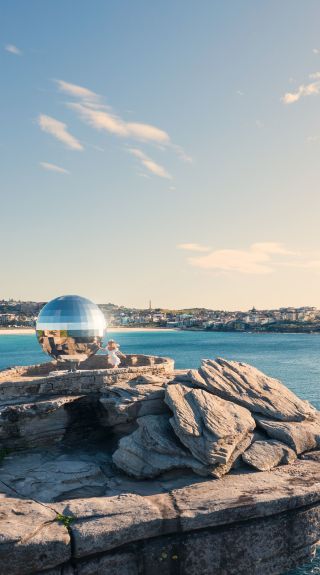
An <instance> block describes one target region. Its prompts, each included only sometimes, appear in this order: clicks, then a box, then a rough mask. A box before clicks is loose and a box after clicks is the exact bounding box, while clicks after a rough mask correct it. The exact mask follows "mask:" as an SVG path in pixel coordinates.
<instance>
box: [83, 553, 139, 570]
mask: <svg viewBox="0 0 320 575" xmlns="http://www.w3.org/2000/svg"><path fill="white" fill-rule="evenodd" d="M77 575H139V560H138V557H137V555H136V554H135V553H132V552H131V553H112V554H111V555H104V556H102V557H98V558H95V559H91V560H89V561H82V562H78V563H77Z"/></svg>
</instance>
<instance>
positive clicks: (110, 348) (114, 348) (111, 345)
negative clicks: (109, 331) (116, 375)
mask: <svg viewBox="0 0 320 575" xmlns="http://www.w3.org/2000/svg"><path fill="white" fill-rule="evenodd" d="M119 348H120V345H119V344H118V343H116V342H115V341H114V339H109V341H108V343H107V345H106V347H105V349H106V351H107V353H108V361H109V362H110V363H111V365H112V367H113V368H117V367H118V366H119V364H120V361H121V360H120V358H119V356H118V353H120V352H119ZM121 355H122V354H121Z"/></svg>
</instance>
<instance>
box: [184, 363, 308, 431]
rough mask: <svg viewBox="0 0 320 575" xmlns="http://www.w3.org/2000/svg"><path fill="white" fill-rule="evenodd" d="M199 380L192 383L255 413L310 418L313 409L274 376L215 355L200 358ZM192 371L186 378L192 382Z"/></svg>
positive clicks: (271, 416)
mask: <svg viewBox="0 0 320 575" xmlns="http://www.w3.org/2000/svg"><path fill="white" fill-rule="evenodd" d="M199 373H200V376H201V380H198V383H197V382H194V383H195V384H196V385H199V386H201V387H204V388H205V389H207V391H209V392H211V393H213V394H215V395H218V396H219V397H222V398H223V399H227V400H228V401H232V402H234V403H236V404H238V405H242V406H244V407H246V408H247V409H249V410H250V411H251V413H257V414H260V415H264V416H266V417H270V418H273V419H277V420H280V421H303V420H305V419H314V417H315V415H316V410H315V409H314V408H313V407H312V406H311V405H310V404H309V403H308V402H306V401H303V400H302V399H299V398H298V397H297V396H296V395H295V394H294V393H293V392H292V391H290V390H289V389H288V388H287V387H286V386H285V385H283V384H282V383H281V382H280V381H278V380H277V379H274V378H272V377H268V376H267V375H265V374H264V373H262V372H261V371H259V370H258V369H256V368H255V367H252V366H251V365H247V364H245V363H240V362H237V361H228V360H226V359H221V358H218V359H216V360H215V361H213V360H211V359H206V360H203V361H202V363H201V367H200V369H199ZM194 377H195V376H194V372H193V373H191V374H190V379H191V380H192V381H194Z"/></svg>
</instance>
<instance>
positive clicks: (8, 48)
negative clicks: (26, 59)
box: [4, 44, 22, 56]
mask: <svg viewBox="0 0 320 575" xmlns="http://www.w3.org/2000/svg"><path fill="white" fill-rule="evenodd" d="M4 49H5V50H6V51H7V52H10V54H15V56H21V54H22V52H21V50H20V49H19V48H18V47H17V46H15V45H14V44H6V45H5V47H4Z"/></svg>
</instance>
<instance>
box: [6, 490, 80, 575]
mask: <svg viewBox="0 0 320 575" xmlns="http://www.w3.org/2000/svg"><path fill="white" fill-rule="evenodd" d="M0 533H1V537H0V575H29V574H30V573H38V572H39V571H41V570H42V569H48V568H50V567H55V566H56V565H57V564H59V563H63V562H64V561H68V560H69V559H70V558H71V546H70V536H69V533H68V531H67V529H66V528H65V527H64V526H63V525H62V524H61V523H59V522H58V521H57V513H55V511H54V510H53V509H50V508H48V507H45V506H44V505H41V504H39V503H36V502H35V501H29V500H22V499H10V498H9V499H5V498H1V497H0Z"/></svg>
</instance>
